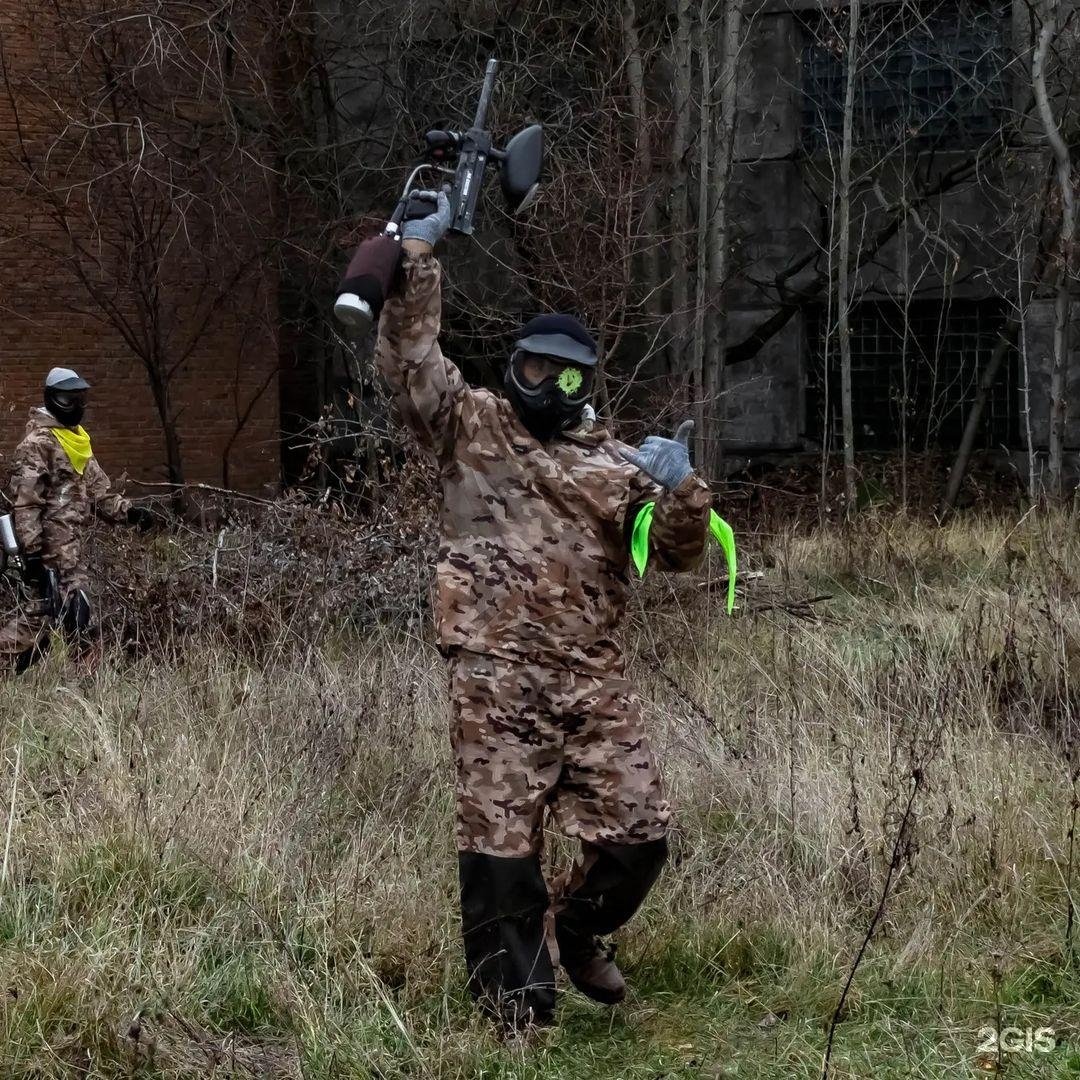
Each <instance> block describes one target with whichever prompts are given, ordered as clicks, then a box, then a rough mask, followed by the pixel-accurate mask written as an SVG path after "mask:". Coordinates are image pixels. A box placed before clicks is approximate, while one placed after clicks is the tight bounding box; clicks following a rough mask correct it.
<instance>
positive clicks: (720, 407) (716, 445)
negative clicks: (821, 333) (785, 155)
mask: <svg viewBox="0 0 1080 1080" xmlns="http://www.w3.org/2000/svg"><path fill="white" fill-rule="evenodd" d="M725 8H726V10H725V12H724V27H723V32H722V37H721V39H720V40H721V44H720V72H719V76H718V79H717V83H718V85H717V88H716V89H717V91H718V95H717V96H718V98H719V103H720V115H719V117H718V120H717V124H716V132H715V136H714V145H715V154H714V157H715V164H714V166H713V177H714V179H713V188H714V190H715V192H716V197H715V199H714V202H713V206H714V207H715V208H714V209H713V211H712V215H711V228H710V230H709V282H710V291H711V294H712V303H711V304H710V305H709V310H708V311H707V312H706V314H705V399H706V402H707V416H706V424H707V425H708V426H707V430H706V432H705V433H704V435H705V452H706V457H705V458H704V459H703V460H702V462H701V464H702V467H703V468H704V469H705V471H706V473H707V475H710V476H718V475H719V474H720V470H721V468H722V465H723V454H722V450H721V447H722V443H721V439H722V438H723V422H724V367H725V361H726V358H727V340H726V336H727V325H726V324H727V318H726V316H727V305H726V301H725V297H726V287H727V274H728V244H729V242H730V241H729V238H728V233H729V228H728V190H729V188H730V185H731V166H732V160H733V158H734V156H735V119H736V111H737V108H738V100H739V79H738V73H739V48H740V45H741V36H742V6H741V4H740V2H739V0H727V3H726V4H725Z"/></svg>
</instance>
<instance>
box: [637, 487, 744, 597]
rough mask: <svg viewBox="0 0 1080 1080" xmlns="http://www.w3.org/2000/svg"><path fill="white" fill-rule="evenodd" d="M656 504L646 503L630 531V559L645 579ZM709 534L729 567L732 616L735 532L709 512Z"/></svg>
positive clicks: (715, 514) (735, 570)
mask: <svg viewBox="0 0 1080 1080" xmlns="http://www.w3.org/2000/svg"><path fill="white" fill-rule="evenodd" d="M655 510H656V503H654V502H649V503H646V504H645V505H644V506H643V507H642V508H641V509H640V510H639V511H638V513H637V517H636V518H634V527H633V529H631V530H630V559H631V561H632V562H633V564H634V566H635V568H636V569H637V572H638V577H644V576H645V571H646V569H647V568H648V566H649V530H650V529H651V528H652V519H653V513H654V511H655ZM709 533H710V534H711V535H712V538H713V539H714V540H715V541H716V542H717V543H718V544H719V545H720V547H721V548H722V549H723V552H724V557H725V558H726V559H727V567H728V591H727V612H728V614H729V615H730V614H731V612H732V611H733V610H734V608H735V578H736V577H737V575H738V569H739V564H738V559H737V557H736V552H735V531H734V530H733V529H732V527H731V526H730V525H729V524H728V523H727V522H726V521H725V520H724V519H723V518H722V517H721V516H720V515H719V514H718V513H717V512H716V511H715V510H710V511H709Z"/></svg>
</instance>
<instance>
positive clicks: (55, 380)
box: [45, 367, 90, 390]
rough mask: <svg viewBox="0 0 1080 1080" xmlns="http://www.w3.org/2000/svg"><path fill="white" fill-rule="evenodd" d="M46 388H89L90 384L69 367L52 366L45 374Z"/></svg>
mask: <svg viewBox="0 0 1080 1080" xmlns="http://www.w3.org/2000/svg"><path fill="white" fill-rule="evenodd" d="M45 389H46V390H89V389H90V384H89V383H88V382H87V381H86V380H85V379H84V378H82V376H80V375H79V373H78V372H77V371H72V370H71V368H66V367H54V368H53V369H52V371H50V372H49V374H48V375H46V376H45Z"/></svg>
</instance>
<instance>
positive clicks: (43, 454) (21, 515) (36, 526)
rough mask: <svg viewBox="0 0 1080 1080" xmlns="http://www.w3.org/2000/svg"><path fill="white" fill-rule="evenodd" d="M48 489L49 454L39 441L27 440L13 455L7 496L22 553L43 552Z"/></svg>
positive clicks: (20, 444) (33, 553) (34, 553)
mask: <svg viewBox="0 0 1080 1080" xmlns="http://www.w3.org/2000/svg"><path fill="white" fill-rule="evenodd" d="M48 487H49V455H48V451H47V450H46V449H45V446H44V444H43V443H42V442H41V440H39V439H24V440H23V441H22V442H21V443H19V445H18V447H16V449H15V453H14V454H13V455H12V463H11V481H10V484H9V488H8V497H9V499H10V501H11V516H12V518H13V520H14V522H15V535H16V537H17V538H18V541H19V544H20V545H21V547H22V549H23V552H24V553H25V554H27V555H36V554H38V553H39V552H40V551H41V515H42V511H43V510H44V509H45V495H46V492H47V491H48Z"/></svg>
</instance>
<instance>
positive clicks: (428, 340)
mask: <svg viewBox="0 0 1080 1080" xmlns="http://www.w3.org/2000/svg"><path fill="white" fill-rule="evenodd" d="M431 198H432V199H433V200H434V199H436V195H435V193H431ZM437 199H438V211H436V212H435V213H433V214H431V215H429V216H428V217H426V218H421V219H420V220H418V221H409V222H406V224H405V229H404V236H405V239H404V240H403V241H402V248H403V250H404V259H403V265H402V276H403V278H404V284H403V287H402V289H401V290H400V292H399V293H398V294H397V295H395V296H393V297H391V298H390V299H389V300H388V301H387V303H386V305H385V307H384V308H383V312H382V318H381V319H380V321H379V336H378V340H377V342H376V344H375V360H376V364H377V365H378V368H379V370H380V371H381V372H382V374H383V376H384V377H385V378H386V380H387V382H389V383H390V385H391V387H393V389H394V393H395V397H396V399H397V404H398V408H399V409H400V411H401V416H402V419H403V420H404V421H405V423H406V424H407V425H408V426H409V428H410V429H411V430H412V432H413V434H414V435H415V436H416V438H417V439H418V441H419V442H420V445H421V446H422V447H424V449H426V450H427V451H429V452H430V453H432V454H433V455H434V456H435V458H436V460H437V461H438V462H439V464H443V463H444V462H446V461H447V460H448V459H449V458H450V456H451V455H452V454H453V449H454V443H455V441H456V439H457V433H458V428H459V425H460V424H461V419H462V410H463V409H465V408H466V407H467V405H468V402H469V399H470V391H469V388H468V386H467V385H466V383H465V380H464V379H463V378H462V376H461V372H460V371H458V369H457V368H456V367H455V366H454V365H453V364H452V363H451V362H450V361H449V360H447V359H446V357H445V356H443V354H442V349H440V348H439V329H440V327H441V324H442V267H441V266H440V265H439V261H438V259H436V258H435V256H434V254H433V253H432V248H433V245H434V244H435V243H436V242H437V240H438V239H439V237H441V236H442V234H443V232H445V230H446V226H447V224H448V223H449V220H450V204H449V202H448V201H447V198H446V195H445V194H442V193H439V194H438V196H437Z"/></svg>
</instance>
